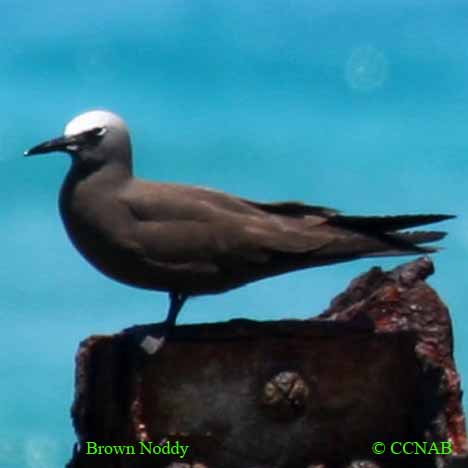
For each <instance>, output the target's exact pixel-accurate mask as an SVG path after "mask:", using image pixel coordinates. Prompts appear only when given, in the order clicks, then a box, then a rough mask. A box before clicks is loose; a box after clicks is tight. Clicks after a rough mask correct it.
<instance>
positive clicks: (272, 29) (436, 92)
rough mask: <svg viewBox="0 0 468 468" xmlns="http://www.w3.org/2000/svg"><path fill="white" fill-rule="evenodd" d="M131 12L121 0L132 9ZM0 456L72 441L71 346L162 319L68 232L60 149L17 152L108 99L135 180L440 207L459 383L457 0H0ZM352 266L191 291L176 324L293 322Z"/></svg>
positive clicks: (147, 297)
mask: <svg viewBox="0 0 468 468" xmlns="http://www.w3.org/2000/svg"><path fill="white" fill-rule="evenodd" d="M125 5H127V6H125ZM0 7H1V11H2V16H3V21H2V28H0V102H1V108H0V109H1V110H0V187H1V193H2V196H1V197H0V198H1V199H0V205H1V207H0V212H1V213H2V217H3V222H2V229H1V230H0V245H1V246H2V264H1V267H0V281H1V284H2V292H1V297H0V327H1V330H2V332H3V333H2V354H1V357H0V377H1V382H2V385H1V390H0V466H2V467H4V468H13V467H14V468H19V467H26V468H43V467H48V468H49V467H50V468H56V467H61V466H63V465H64V463H65V460H67V459H68V457H69V456H70V453H71V447H72V442H73V440H74V434H73V431H72V428H71V423H70V420H69V407H70V403H71V400H72V392H73V372H74V361H73V359H74V353H75V350H76V348H77V346H78V343H79V341H80V340H81V339H83V338H85V337H86V336H88V335H90V334H95V333H111V332H114V331H117V330H120V329H122V328H124V327H127V326H130V325H132V324H135V323H148V322H154V321H159V320H162V319H163V317H164V316H165V311H166V307H167V300H166V297H165V296H164V295H163V294H158V293H151V292H144V291H140V290H135V289H131V288H128V287H125V286H122V285H119V284H116V283H114V282H112V281H110V280H108V279H107V278H105V277H103V276H101V275H100V274H99V273H97V272H96V271H94V270H93V269H92V267H90V266H89V265H88V264H87V263H86V262H85V261H84V260H83V259H82V258H81V257H80V256H79V254H78V253H77V252H76V251H75V250H74V249H73V247H72V246H71V244H70V242H69V241H68V239H67V238H66V235H65V233H64V230H63V227H62V225H61V221H60V218H59V216H58V212H57V208H56V205H57V201H56V200H57V194H58V190H59V186H60V184H61V181H62V179H63V177H64V174H65V172H66V170H67V168H68V164H69V161H68V160H67V158H66V157H65V156H64V155H61V154H53V155H50V156H48V157H37V158H32V159H30V160H26V159H24V158H22V152H23V151H24V150H25V149H26V148H28V147H30V146H32V145H34V144H36V143H38V142H40V141H43V140H44V139H47V138H49V137H54V136H58V135H59V134H61V132H62V129H63V125H64V124H65V123H66V122H67V121H68V120H69V119H70V118H72V117H73V116H75V115H76V114H78V113H80V112H82V111H85V110H89V109H92V108H107V109H110V110H113V111H114V112H117V113H119V114H121V115H122V116H123V117H124V118H125V119H126V121H127V122H128V124H129V126H130V128H131V130H132V137H133V145H134V150H135V167H136V173H137V174H138V175H140V176H143V177H145V178H149V179H159V180H165V181H178V182H183V183H190V184H197V185H207V186H211V187H214V188H218V189H222V190H225V191H228V192H233V193H237V194H239V195H242V196H244V197H249V198H254V199H260V200H282V199H298V200H304V201H306V202H308V203H313V204H322V205H329V206H332V207H336V208H339V209H341V210H343V211H345V212H347V213H352V214H396V213H412V212H414V213H418V212H422V213H424V212H442V213H444V212H447V213H455V214H459V215H460V217H459V219H458V220H456V221H453V222H450V223H446V224H445V226H444V228H446V229H448V230H449V231H450V236H449V237H448V238H447V239H446V240H445V241H444V242H443V245H444V246H445V247H446V249H445V250H444V251H443V252H441V253H440V254H438V255H437V256H436V257H434V260H435V262H436V269H437V272H436V274H435V275H434V276H433V277H432V278H431V281H430V282H431V284H432V285H433V286H434V287H436V288H437V290H438V292H439V293H440V295H441V297H442V298H443V299H444V300H445V301H446V303H447V304H448V306H449V307H450V310H451V312H452V317H453V321H454V331H455V340H456V342H455V344H456V359H457V364H458V368H459V370H460V371H461V374H462V378H463V379H464V380H466V379H467V378H468V353H467V349H466V347H465V341H466V338H467V336H468V325H467V321H466V320H465V314H466V310H465V309H466V304H467V303H468V291H467V289H466V278H467V273H468V262H467V260H468V258H467V250H468V223H467V220H466V213H467V212H468V206H467V204H468V202H467V196H466V194H467V176H468V131H467V130H468V40H467V39H468V4H467V3H466V2H462V1H451V0H446V1H444V2H442V1H431V0H425V1H420V0H410V1H402V0H391V1H390V0H382V1H380V2H374V1H370V0H367V1H365V0H361V1H357V0H351V1H344V0H343V1H334V0H316V1H314V2H308V1H304V0H297V1H291V2H280V1H276V0H275V1H272V0H268V1H259V2H247V1H240V2H239V1H237V2H235V1H227V0H225V1H214V0H213V1H206V0H198V1H188V0H185V1H184V0H146V1H143V0H140V1H134V2H132V3H131V4H130V2H126V3H125V4H122V5H117V2H114V1H109V0H103V1H100V2H91V1H89V0H83V1H81V2H79V3H71V2H70V3H69V2H64V1H63V0H62V1H44V2H36V3H32V2H26V1H19V0H15V1H5V0H0ZM399 261H400V260H399V259H393V260H378V261H376V260H363V261H359V262H354V263H350V264H343V265H337V266H334V267H327V268H319V269H314V270H309V271H304V272H300V273H296V274H293V275H288V276H284V277H280V278H275V279H272V280H267V281H263V282H259V283H256V284H252V285H250V286H248V287H245V288H242V289H240V290H238V291H234V292H231V293H229V294H225V295H223V296H217V297H205V298H199V299H195V300H192V301H191V302H189V304H188V305H187V306H186V307H185V308H184V310H183V312H182V314H181V316H180V323H183V322H185V323H189V322H203V321H217V320H226V319H229V318H231V317H237V316H242V317H248V318H256V319H278V318H283V317H297V318H304V317H309V316H311V315H314V314H316V313H318V312H320V311H321V310H322V309H323V308H324V307H326V305H327V304H328V301H329V300H330V299H331V298H332V297H333V296H334V295H335V294H336V293H338V292H340V291H341V290H342V289H343V288H344V287H345V286H346V285H347V283H348V282H349V280H350V279H351V278H353V277H354V276H355V275H357V274H358V273H360V272H362V271H365V270H367V269H368V268H369V267H370V266H371V265H374V264H379V265H382V266H384V267H392V266H394V265H396V264H397V263H398V262H399Z"/></svg>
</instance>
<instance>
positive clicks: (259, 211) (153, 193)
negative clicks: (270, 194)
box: [121, 180, 336, 266]
mask: <svg viewBox="0 0 468 468" xmlns="http://www.w3.org/2000/svg"><path fill="white" fill-rule="evenodd" d="M133 184H138V185H137V186H130V187H128V188H127V189H126V190H125V191H124V192H123V193H122V196H121V200H122V201H123V202H124V203H125V204H126V205H127V206H128V208H129V210H130V211H131V213H132V215H133V217H134V219H135V220H137V221H138V222H137V223H135V225H136V226H137V227H136V232H135V239H136V242H138V244H139V245H140V247H141V249H142V251H144V252H145V256H146V257H147V258H149V259H155V260H157V261H160V260H162V261H169V262H175V263H177V262H187V261H190V262H201V263H205V264H207V265H213V266H220V265H222V264H224V263H230V262H231V263H232V262H233V261H234V262H253V263H259V262H260V263H264V262H268V260H269V259H270V257H271V256H272V255H273V254H274V253H277V252H284V253H301V252H311V251H314V250H317V249H320V248H322V247H324V246H325V245H328V244H330V243H332V242H334V241H335V240H336V239H335V236H334V235H332V232H333V230H329V229H327V228H326V227H325V229H318V228H319V227H321V226H326V223H327V220H328V217H329V216H333V215H334V214H335V212H334V210H329V209H326V208H322V207H311V206H307V205H302V204H300V203H296V202H284V203H275V204H263V203H255V202H250V201H248V200H243V199H241V198H237V197H233V196H230V195H228V194H225V193H222V192H218V191H214V190H209V189H204V188H198V187H191V186H183V185H176V184H155V183H147V182H143V181H137V180H136V181H134V182H133ZM335 231H336V230H335Z"/></svg>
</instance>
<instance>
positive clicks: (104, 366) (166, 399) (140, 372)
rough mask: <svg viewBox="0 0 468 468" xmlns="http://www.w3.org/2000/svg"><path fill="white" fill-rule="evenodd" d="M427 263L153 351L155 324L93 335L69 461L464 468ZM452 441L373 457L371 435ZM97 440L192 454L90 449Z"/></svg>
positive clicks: (82, 370)
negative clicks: (149, 350) (445, 450)
mask: <svg viewBox="0 0 468 468" xmlns="http://www.w3.org/2000/svg"><path fill="white" fill-rule="evenodd" d="M431 271H432V264H431V263H430V261H428V260H427V259H419V260H417V261H415V262H412V263H409V264H406V265H403V266H402V267H400V268H398V269H395V270H393V271H392V272H389V273H385V272H382V271H381V270H380V269H375V268H374V269H372V270H370V272H368V273H367V274H365V275H362V276H361V277H359V278H357V279H356V280H354V281H353V282H352V283H351V285H350V286H349V288H348V289H347V290H346V291H345V292H344V293H342V294H341V295H340V296H338V297H337V298H336V299H335V300H334V301H333V302H332V304H331V306H330V308H329V309H328V310H327V311H325V312H324V313H323V314H322V315H321V316H319V317H318V318H316V319H312V320H309V321H290V320H288V321H279V322H254V321H247V320H234V321H231V322H228V323H222V324H210V325H196V326H181V327H177V330H176V333H175V335H174V337H173V339H172V340H171V341H169V342H168V343H167V344H166V346H165V347H164V348H163V349H162V350H161V351H160V352H158V353H156V355H151V356H150V355H147V354H146V353H144V352H143V351H142V350H141V348H140V347H139V346H138V343H139V342H140V340H141V337H142V336H144V335H145V334H151V333H154V332H156V331H157V330H158V326H157V325H152V326H151V325H149V326H140V327H134V328H132V329H129V330H126V331H124V332H122V333H120V334H117V335H113V336H96V337H91V338H89V339H88V340H86V341H84V342H83V343H82V344H81V346H80V349H79V352H78V354H77V371H76V372H77V374H76V375H77V380H76V395H75V402H74V405H73V411H72V413H73V419H74V424H75V429H76V432H77V436H78V440H79V442H80V450H75V453H74V455H73V459H72V461H71V462H70V464H69V467H70V468H89V467H94V466H96V467H97V466H99V467H103V468H111V467H112V468H127V467H132V468H136V467H149V466H151V467H167V468H273V467H275V468H312V467H315V468H317V467H320V468H334V467H343V468H344V467H349V468H351V467H361V468H363V467H368V468H371V467H372V468H374V467H381V468H384V467H400V466H401V467H405V466H408V467H409V466H411V467H428V468H429V467H434V468H435V467H436V463H437V467H438V468H439V467H449V466H465V465H464V463H466V453H467V446H466V433H465V428H464V416H463V411H462V407H461V403H460V386H459V378H458V374H457V373H456V370H455V366H454V363H453V358H452V351H453V350H452V335H451V324H450V317H449V315H448V311H447V309H446V308H445V306H444V304H443V303H442V302H441V301H440V299H439V298H438V297H437V295H436V293H435V292H434V291H433V290H432V289H431V288H430V287H429V286H427V284H426V283H425V282H424V279H425V278H426V276H427V275H428V274H430V272H431ZM444 440H445V441H447V440H449V441H450V442H451V443H452V449H453V453H454V454H458V458H454V457H448V456H434V455H431V456H419V457H408V456H407V457H404V456H400V457H398V456H395V455H389V454H383V455H379V456H377V455H375V454H373V453H372V444H373V443H374V442H376V441H382V442H384V443H387V444H390V443H391V442H392V441H421V442H422V441H444ZM89 441H92V442H96V443H97V444H98V445H102V446H104V445H110V446H114V445H132V446H135V447H138V444H140V443H141V442H145V443H147V444H150V443H152V444H155V445H156V444H160V446H161V447H164V446H166V447H174V451H175V450H176V449H177V447H178V446H176V445H175V444H176V442H177V443H178V444H180V445H184V446H189V449H188V450H187V453H186V456H185V457H184V458H183V459H181V457H180V454H167V455H147V454H138V453H137V454H135V455H128V454H127V455H90V454H86V443H87V442H89ZM158 450H159V449H158ZM457 463H458V464H457ZM460 463H462V464H460Z"/></svg>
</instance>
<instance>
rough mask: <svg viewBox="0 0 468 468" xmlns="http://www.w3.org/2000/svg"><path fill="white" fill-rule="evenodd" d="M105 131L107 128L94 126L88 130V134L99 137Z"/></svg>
mask: <svg viewBox="0 0 468 468" xmlns="http://www.w3.org/2000/svg"><path fill="white" fill-rule="evenodd" d="M106 132H107V128H106V127H96V128H93V129H91V130H90V131H89V134H90V135H92V136H98V137H101V136H103V135H104V134H105V133H106Z"/></svg>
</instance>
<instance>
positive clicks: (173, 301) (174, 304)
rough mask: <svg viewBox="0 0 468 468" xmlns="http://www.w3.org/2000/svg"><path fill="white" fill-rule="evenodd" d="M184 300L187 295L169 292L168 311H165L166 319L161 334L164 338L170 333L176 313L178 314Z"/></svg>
mask: <svg viewBox="0 0 468 468" xmlns="http://www.w3.org/2000/svg"><path fill="white" fill-rule="evenodd" d="M186 300H187V296H186V295H184V294H180V293H174V292H170V293H169V301H170V304H169V312H168V313H167V317H166V321H165V323H164V335H163V336H164V337H165V338H167V337H168V336H169V335H170V334H171V333H172V330H173V329H174V326H175V323H176V320H177V315H178V314H179V312H180V309H182V307H183V305H184V304H185V301H186Z"/></svg>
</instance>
